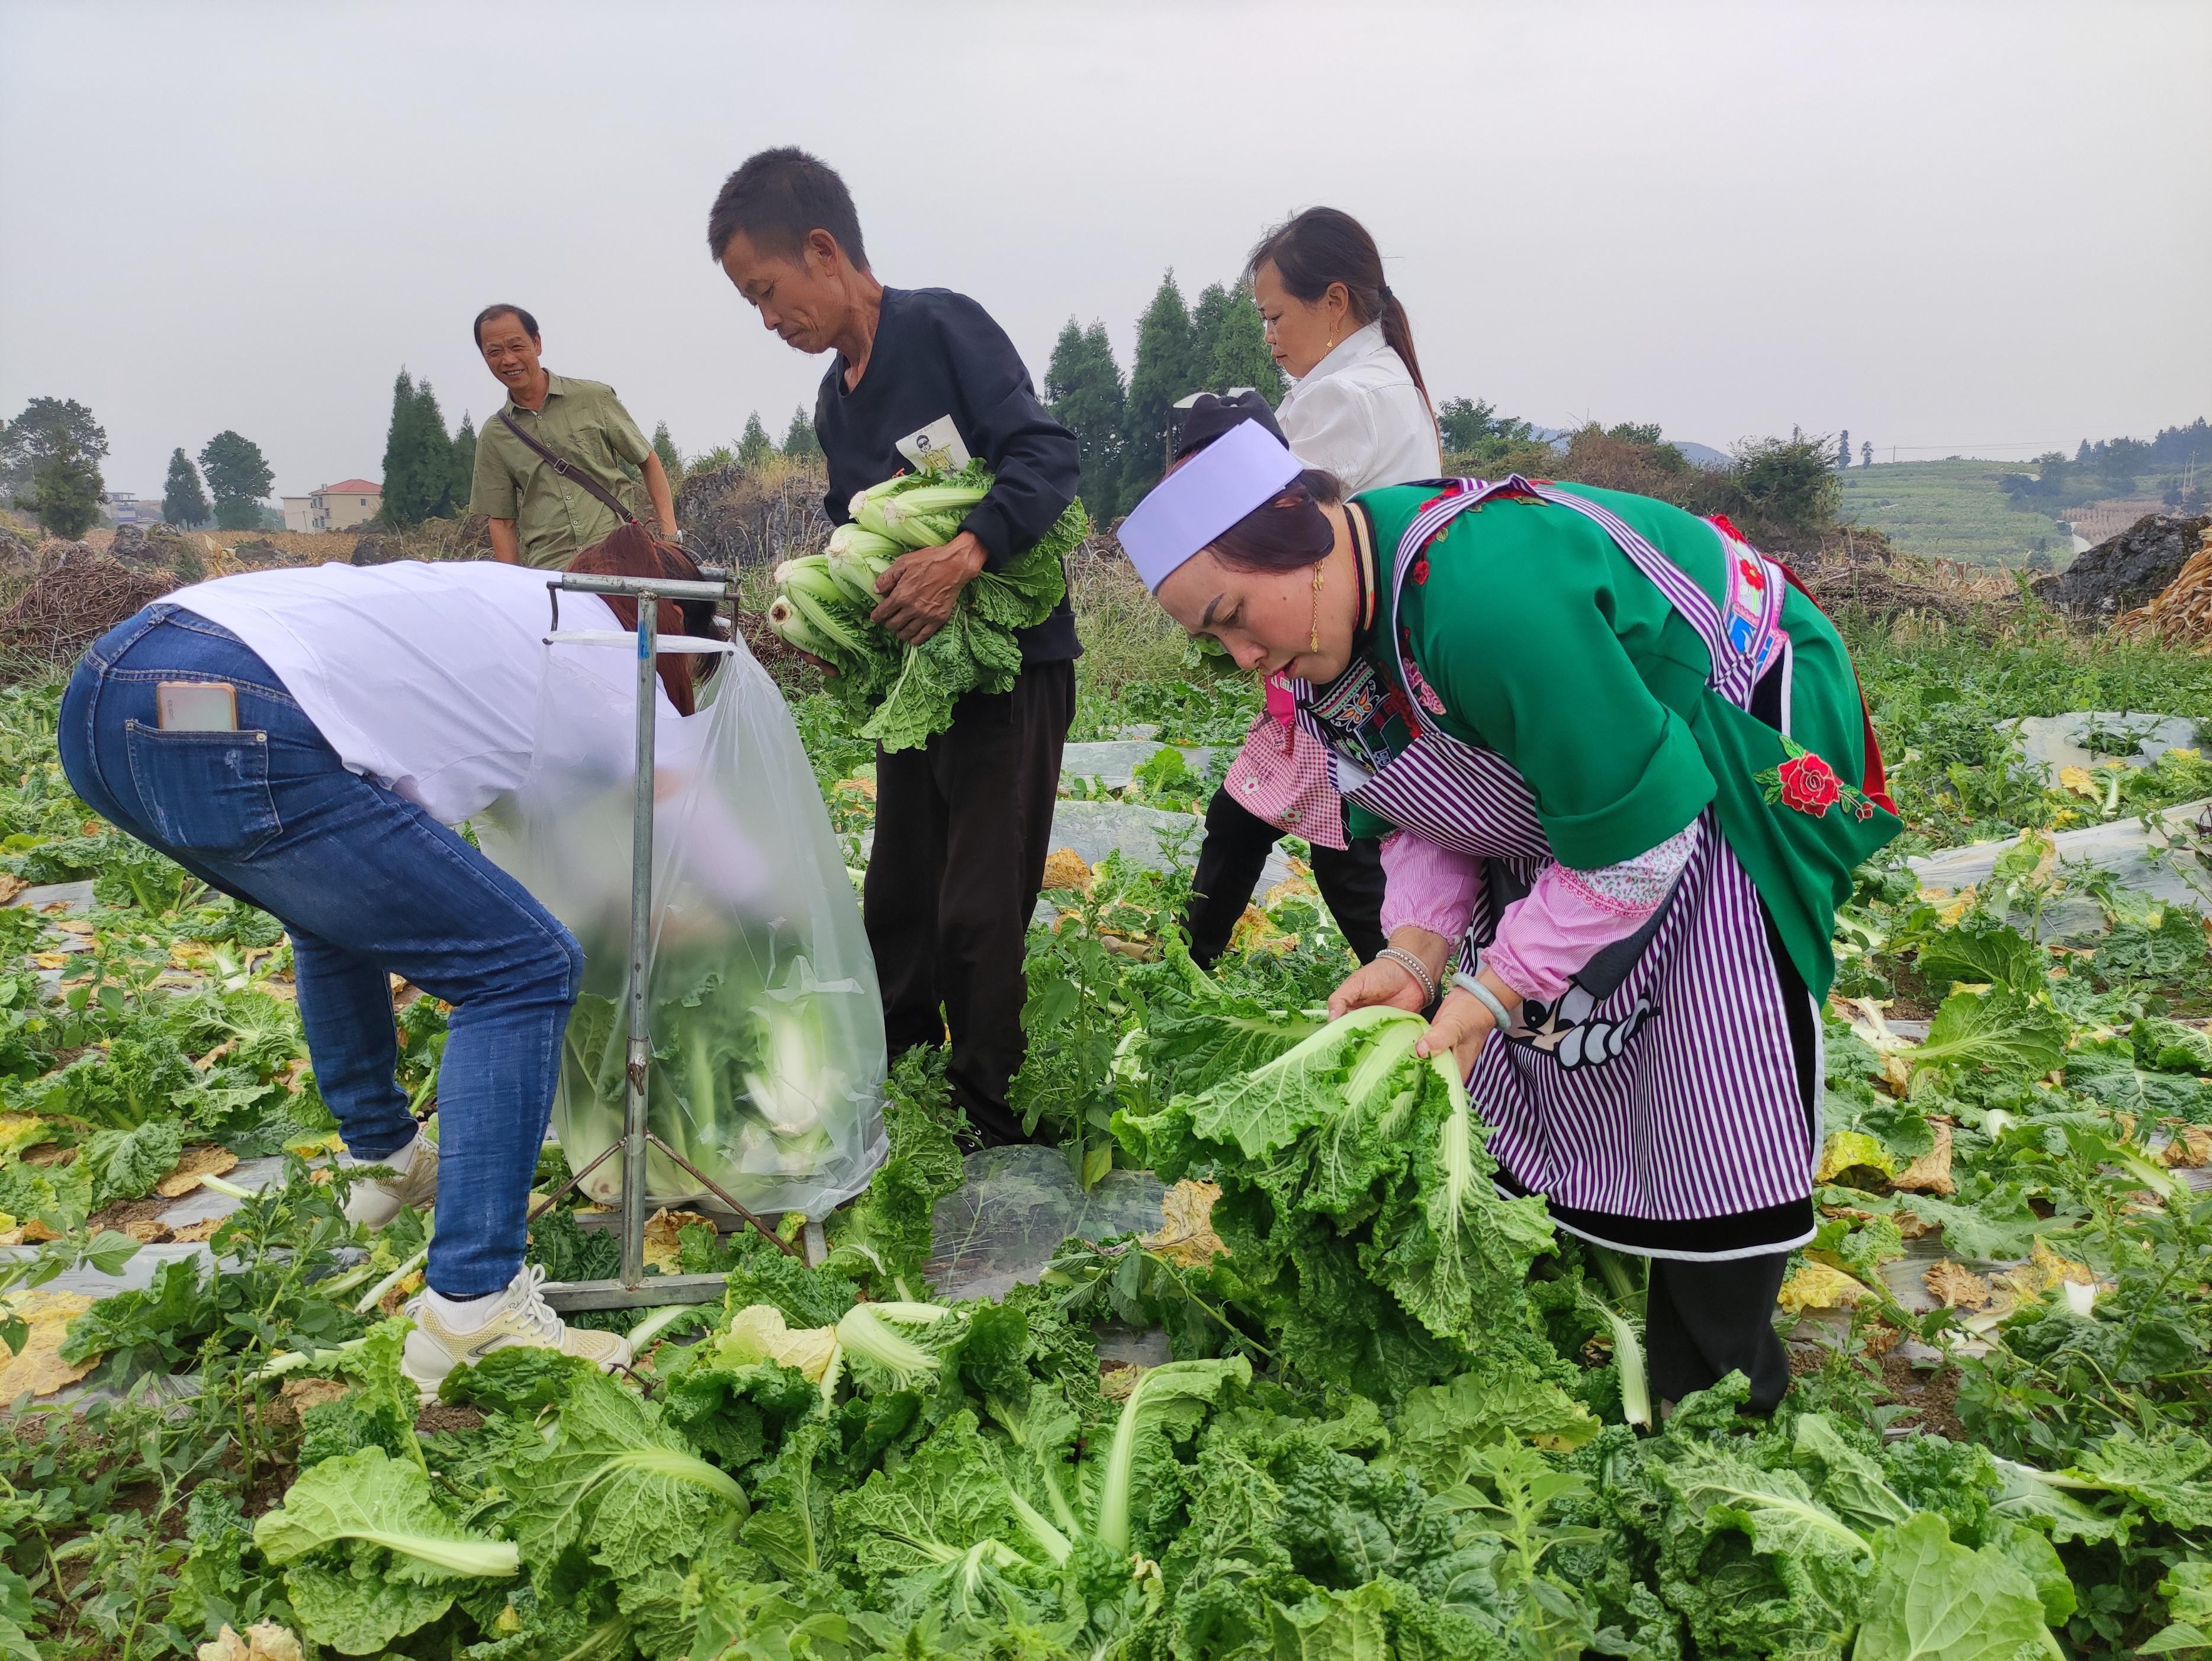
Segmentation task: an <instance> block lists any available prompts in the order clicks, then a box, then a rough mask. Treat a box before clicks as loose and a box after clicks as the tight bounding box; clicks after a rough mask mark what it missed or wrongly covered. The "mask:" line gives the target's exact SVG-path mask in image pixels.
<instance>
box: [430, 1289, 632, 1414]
mask: <svg viewBox="0 0 2212 1661" xmlns="http://www.w3.org/2000/svg"><path fill="white" fill-rule="evenodd" d="M544 1284H545V1269H544V1265H543V1264H539V1263H526V1264H524V1265H523V1269H522V1273H521V1274H520V1275H516V1276H515V1277H514V1278H513V1280H512V1281H508V1282H507V1289H506V1290H505V1291H504V1292H499V1293H494V1294H493V1295H492V1296H491V1297H489V1298H488V1299H484V1300H483V1301H484V1302H485V1303H487V1304H489V1305H490V1306H491V1307H490V1310H489V1313H488V1314H487V1315H486V1317H485V1319H484V1323H483V1325H482V1326H479V1327H474V1328H471V1329H470V1330H468V1331H466V1332H461V1331H458V1330H456V1329H454V1328H453V1326H452V1325H451V1324H449V1323H447V1320H446V1319H445V1317H443V1316H442V1315H441V1314H440V1312H439V1311H438V1308H437V1305H436V1303H435V1301H434V1300H433V1299H431V1297H430V1296H429V1295H428V1293H425V1294H423V1295H422V1296H420V1297H417V1298H416V1299H413V1300H412V1301H411V1302H410V1303H409V1304H408V1305H407V1314H408V1317H409V1318H410V1319H411V1320H412V1321H413V1322H414V1323H415V1329H414V1331H412V1332H410V1333H409V1334H408V1335H407V1347H406V1351H405V1354H404V1356H403V1358H402V1362H401V1365H402V1366H404V1368H405V1369H406V1372H407V1376H408V1377H409V1378H412V1379H413V1380H414V1381H415V1384H416V1389H418V1390H421V1391H422V1399H423V1400H424V1401H426V1402H427V1401H428V1400H429V1399H431V1398H432V1397H433V1396H436V1395H437V1393H438V1386H439V1385H441V1384H443V1383H445V1381H446V1375H447V1373H449V1372H452V1371H453V1369H454V1368H455V1367H457V1366H475V1365H476V1364H477V1362H478V1361H481V1360H483V1358H484V1357H485V1356H487V1355H489V1354H491V1353H492V1352H493V1351H494V1350H497V1349H507V1348H512V1347H513V1346H514V1345H517V1344H523V1345H527V1346H529V1347H530V1348H534V1349H557V1350H559V1351H560V1352H561V1353H562V1354H563V1355H580V1356H581V1357H582V1358H583V1359H584V1360H587V1361H589V1362H590V1363H591V1364H592V1366H596V1367H597V1368H599V1371H600V1372H613V1371H614V1370H615V1369H616V1368H617V1367H626V1366H629V1360H630V1352H629V1339H627V1338H625V1337H623V1336H622V1335H621V1334H619V1333H614V1332H587V1331H585V1330H584V1329H581V1328H578V1327H572V1326H570V1325H569V1324H568V1323H567V1322H565V1321H563V1320H562V1318H561V1317H559V1316H558V1315H556V1314H555V1313H554V1312H553V1310H552V1308H551V1306H550V1305H548V1304H547V1303H546V1301H545V1295H544V1293H543V1292H541V1291H540V1290H539V1288H540V1287H543V1286H544Z"/></svg>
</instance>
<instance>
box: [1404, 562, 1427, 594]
mask: <svg viewBox="0 0 2212 1661" xmlns="http://www.w3.org/2000/svg"><path fill="white" fill-rule="evenodd" d="M1407 575H1409V576H1411V577H1412V578H1413V586H1414V587H1416V588H1419V587H1421V586H1422V585H1423V584H1425V583H1426V582H1427V581H1428V580H1429V557H1428V556H1427V555H1426V554H1423V555H1422V556H1421V557H1419V559H1417V560H1415V561H1414V562H1413V569H1412V570H1411V571H1410V572H1408V573H1407Z"/></svg>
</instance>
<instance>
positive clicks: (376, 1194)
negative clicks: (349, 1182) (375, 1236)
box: [345, 1130, 438, 1228]
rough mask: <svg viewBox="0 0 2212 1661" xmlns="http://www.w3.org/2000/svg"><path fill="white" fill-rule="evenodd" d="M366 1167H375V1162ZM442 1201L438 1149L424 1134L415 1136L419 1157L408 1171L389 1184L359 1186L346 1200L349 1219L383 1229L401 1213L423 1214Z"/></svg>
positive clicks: (364, 1184) (414, 1159)
mask: <svg viewBox="0 0 2212 1661" xmlns="http://www.w3.org/2000/svg"><path fill="white" fill-rule="evenodd" d="M361 1163H362V1164H363V1165H374V1164H376V1161H375V1160H374V1159H363V1160H362V1162H361ZM437 1197H438V1145H437V1143H435V1142H434V1141H431V1140H430V1139H429V1138H428V1136H425V1135H423V1134H422V1132H421V1131H419V1130H418V1131H416V1133H415V1153H414V1155H413V1157H412V1158H411V1159H410V1160H409V1161H408V1165H407V1169H406V1170H404V1171H401V1172H400V1173H399V1175H398V1176H397V1177H392V1178H391V1179H390V1180H389V1181H380V1182H366V1183H355V1184H354V1185H353V1189H352V1191H351V1192H350V1193H349V1194H348V1195H347V1196H346V1202H345V1218H346V1221H348V1222H349V1223H367V1224H368V1226H370V1227H371V1228H382V1227H383V1226H385V1225H386V1223H388V1222H390V1221H391V1220H392V1219H393V1218H394V1217H397V1216H398V1214H400V1213H401V1212H403V1211H405V1210H407V1209H408V1208H410V1207H411V1208H414V1209H416V1210H418V1211H419V1210H421V1209H422V1208H423V1207H424V1206H427V1205H428V1204H429V1203H430V1202H432V1201H433V1200H435V1199H436V1198H437Z"/></svg>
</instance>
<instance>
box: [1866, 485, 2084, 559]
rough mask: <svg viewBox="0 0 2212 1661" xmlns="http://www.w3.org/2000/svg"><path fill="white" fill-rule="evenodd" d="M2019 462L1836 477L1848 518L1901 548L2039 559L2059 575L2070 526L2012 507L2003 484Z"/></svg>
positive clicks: (1953, 555)
mask: <svg viewBox="0 0 2212 1661" xmlns="http://www.w3.org/2000/svg"><path fill="white" fill-rule="evenodd" d="M2018 471H2019V464H2018V463H2017V462H2002V461H1902V462H1887V461H1885V462H1876V463H1875V465H1873V466H1871V467H1847V468H1844V469H1843V470H1842V471H1841V472H1838V473H1837V475H1836V482H1837V483H1838V484H1839V485H1841V486H1842V488H1843V498H1844V501H1843V509H1842V517H1843V519H1844V521H1845V522H1846V523H1848V524H1855V525H1869V526H1873V527H1874V528H1875V529H1876V530H1878V531H1880V532H1882V533H1883V534H1884V535H1886V536H1887V537H1888V538H1889V539H1890V540H1891V541H1892V542H1893V543H1895V544H1896V545H1898V546H1899V547H1900V548H1904V549H1906V550H1909V551H1911V552H1913V553H1916V554H1925V555H1927V556H1929V557H1930V558H1935V559H1955V560H1958V561H1960V562H1961V563H1965V564H1968V565H2009V566H2013V567H2015V568H2016V567H2019V566H2023V565H2026V564H2027V563H2029V561H2030V560H2031V559H2033V558H2034V557H2035V556H2037V555H2038V554H2040V555H2042V556H2043V557H2045V558H2047V559H2048V560H2049V561H2050V562H2051V567H2052V568H2053V569H2063V568H2064V567H2065V566H2066V564H2067V563H2068V562H2069V560H2070V559H2071V558H2072V557H2073V548H2074V541H2073V538H2072V536H2071V535H2070V534H2069V532H2068V531H2067V529H2066V527H2065V526H2063V525H2062V524H2060V523H2059V522H2058V521H2057V520H2055V519H2053V518H2051V516H2050V515H2048V514H2044V513H2041V512H2039V511H2023V510H2022V509H2021V508H2015V507H2014V506H2013V505H2012V498H2010V497H2009V496H2006V494H2005V493H2004V490H2003V489H2002V486H2001V484H2000V483H1999V481H2000V480H2002V478H2005V476H2006V475H2007V474H2008V473H2015V472H2018Z"/></svg>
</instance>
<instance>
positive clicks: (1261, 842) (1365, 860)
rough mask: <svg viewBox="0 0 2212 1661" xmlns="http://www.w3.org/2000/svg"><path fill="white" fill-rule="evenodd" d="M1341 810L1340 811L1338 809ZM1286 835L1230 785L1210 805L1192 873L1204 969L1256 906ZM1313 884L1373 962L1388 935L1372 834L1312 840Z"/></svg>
mask: <svg viewBox="0 0 2212 1661" xmlns="http://www.w3.org/2000/svg"><path fill="white" fill-rule="evenodd" d="M1338 811H1339V812H1341V811H1342V810H1341V809H1339V810H1338ZM1283 834H1284V833H1283V832H1282V831H1278V830H1277V829H1276V828H1275V827H1274V826H1273V825H1272V824H1268V823H1267V820H1265V819H1263V818H1260V817H1259V816H1258V815H1257V814H1255V813H1252V812H1248V811H1246V809H1245V808H1244V807H1243V806H1241V805H1239V804H1238V803H1237V802H1236V801H1235V800H1232V799H1231V796H1230V794H1229V792H1228V791H1226V790H1217V791H1215V792H1214V793H1213V800H1212V801H1211V802H1210V803H1208V804H1207V805H1206V840H1205V842H1204V843H1201V844H1200V847H1199V850H1198V870H1197V871H1196V873H1194V874H1193V876H1192V878H1191V896H1190V910H1188V912H1187V913H1185V914H1184V918H1183V926H1184V927H1185V928H1188V929H1189V930H1190V955H1191V958H1192V959H1193V961H1194V962H1195V963H1197V964H1198V965H1199V966H1200V968H1204V967H1206V965H1207V964H1211V963H1212V961H1213V960H1214V959H1215V958H1218V957H1219V956H1220V955H1221V954H1222V952H1224V951H1225V950H1226V949H1227V947H1228V945H1229V935H1230V931H1231V930H1232V929H1234V928H1236V927H1237V919H1238V918H1239V917H1241V916H1243V915H1244V908H1245V907H1246V906H1247V905H1249V904H1251V903H1252V891H1253V889H1254V888H1255V887H1256V886H1257V885H1259V881H1260V873H1261V868H1262V867H1265V866H1266V865H1267V855H1269V854H1270V853H1271V852H1273V849H1274V846H1275V843H1276V841H1277V840H1278V839H1279V837H1281V836H1282V835H1283ZM1312 846H1313V873H1314V882H1315V884H1316V886H1318V887H1319V888H1320V890H1321V897H1322V903H1323V904H1326V905H1327V906H1328V910H1329V915H1330V916H1333V917H1334V918H1335V919H1336V926H1337V927H1338V928H1340V929H1341V930H1343V931H1344V938H1345V940H1346V941H1347V942H1349V943H1350V945H1351V946H1352V951H1354V952H1357V953H1358V957H1359V961H1360V962H1362V963H1370V962H1372V961H1373V960H1374V958H1375V954H1376V952H1380V951H1381V950H1382V949H1383V946H1386V945H1388V944H1389V942H1388V941H1387V940H1385V939H1384V938H1383V852H1382V847H1381V844H1380V843H1377V842H1376V840H1375V839H1374V838H1373V837H1354V838H1352V843H1351V845H1350V846H1349V847H1347V848H1346V849H1343V850H1342V851H1341V852H1340V851H1339V850H1337V849H1334V848H1323V847H1322V845H1321V844H1320V843H1314V844H1313V845H1312Z"/></svg>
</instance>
